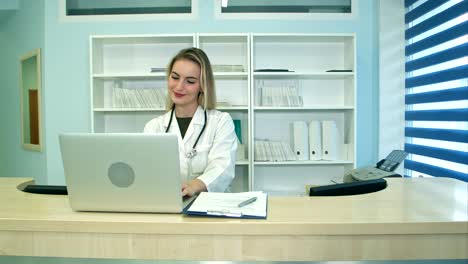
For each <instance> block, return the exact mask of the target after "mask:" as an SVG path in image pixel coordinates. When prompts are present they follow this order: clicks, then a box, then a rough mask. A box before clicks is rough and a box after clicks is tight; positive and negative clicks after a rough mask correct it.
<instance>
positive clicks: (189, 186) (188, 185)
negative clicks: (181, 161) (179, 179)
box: [182, 179, 207, 196]
mask: <svg viewBox="0 0 468 264" xmlns="http://www.w3.org/2000/svg"><path fill="white" fill-rule="evenodd" d="M206 191H207V189H206V185H205V183H203V182H202V181H201V180H199V179H193V180H190V181H188V182H184V183H182V196H194V195H196V194H198V193H200V192H206Z"/></svg>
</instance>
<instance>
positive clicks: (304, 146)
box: [292, 121, 309, 160]
mask: <svg viewBox="0 0 468 264" xmlns="http://www.w3.org/2000/svg"><path fill="white" fill-rule="evenodd" d="M292 130H293V133H292V134H293V147H294V154H295V155H296V159H297V160H308V159H309V135H308V134H309V133H308V129H307V123H306V122H305V121H294V122H293V125H292Z"/></svg>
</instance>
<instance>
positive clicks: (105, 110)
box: [93, 108, 166, 112]
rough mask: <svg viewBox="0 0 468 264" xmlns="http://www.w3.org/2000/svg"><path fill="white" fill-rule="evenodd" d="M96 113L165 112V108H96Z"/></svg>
mask: <svg viewBox="0 0 468 264" xmlns="http://www.w3.org/2000/svg"><path fill="white" fill-rule="evenodd" d="M93 111H94V112H165V111H166V109H165V108H94V109H93Z"/></svg>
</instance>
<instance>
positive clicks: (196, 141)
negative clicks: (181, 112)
mask: <svg viewBox="0 0 468 264" xmlns="http://www.w3.org/2000/svg"><path fill="white" fill-rule="evenodd" d="M174 109H175V105H173V106H172V110H171V118H170V119H169V124H167V128H166V133H167V132H168V131H169V128H170V127H171V123H172V118H173V116H174ZM204 111H205V122H204V123H203V127H202V129H201V131H200V134H198V137H197V140H195V144H193V147H192V150H191V151H189V152H188V153H187V154H185V156H186V157H187V158H189V159H192V158H193V157H195V156H196V155H197V150H196V147H197V143H198V141H199V140H200V137H201V136H202V134H203V131H205V128H206V123H207V118H206V110H204Z"/></svg>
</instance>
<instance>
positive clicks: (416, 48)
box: [405, 21, 468, 56]
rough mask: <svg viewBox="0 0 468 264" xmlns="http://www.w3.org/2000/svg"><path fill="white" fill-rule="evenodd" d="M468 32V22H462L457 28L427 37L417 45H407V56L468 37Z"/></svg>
mask: <svg viewBox="0 0 468 264" xmlns="http://www.w3.org/2000/svg"><path fill="white" fill-rule="evenodd" d="M466 32H468V21H465V22H462V23H460V24H458V25H456V26H453V27H451V28H449V29H446V30H444V31H441V32H439V33H437V34H434V35H431V36H430V37H427V38H425V39H422V40H420V41H417V42H415V43H412V44H409V45H406V47H405V56H411V55H413V54H415V53H418V52H420V51H423V50H426V49H430V48H432V47H435V46H437V45H439V44H442V43H444V42H447V41H450V40H453V39H456V38H459V37H461V36H464V35H466Z"/></svg>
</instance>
